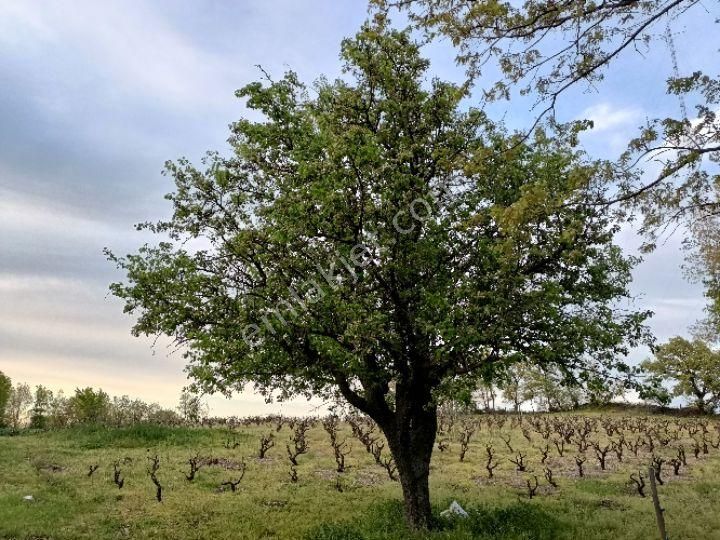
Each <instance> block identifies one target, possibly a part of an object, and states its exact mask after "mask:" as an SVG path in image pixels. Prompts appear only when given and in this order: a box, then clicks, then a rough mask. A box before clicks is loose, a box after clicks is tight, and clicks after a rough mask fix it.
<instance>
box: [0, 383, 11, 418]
mask: <svg viewBox="0 0 720 540" xmlns="http://www.w3.org/2000/svg"><path fill="white" fill-rule="evenodd" d="M11 392H12V381H11V380H10V377H8V376H7V375H5V374H4V373H3V372H2V371H0V428H1V427H5V425H6V424H5V413H6V411H7V404H8V401H9V400H10V393H11Z"/></svg>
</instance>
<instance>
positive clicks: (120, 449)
mask: <svg viewBox="0 0 720 540" xmlns="http://www.w3.org/2000/svg"><path fill="white" fill-rule="evenodd" d="M650 474H652V475H653V476H654V479H655V481H656V484H657V486H658V491H659V497H660V500H661V503H662V505H663V506H664V508H665V520H666V522H667V528H668V533H669V535H670V537H671V538H683V539H692V538H697V539H707V538H718V537H720V515H718V514H717V512H716V511H715V510H716V506H717V501H718V498H719V497H720V422H718V421H717V420H715V419H712V418H690V417H671V416H660V415H650V416H641V415H635V414H628V413H603V414H599V413H587V414H558V415H523V416H517V415H473V416H443V417H442V418H441V423H440V433H439V436H438V439H437V444H436V448H435V451H434V453H433V459H432V469H431V492H432V495H433V502H434V505H435V507H436V516H437V519H438V526H437V528H435V529H434V531H433V532H432V533H429V535H430V536H431V537H433V538H435V537H437V538H508V539H509V538H527V539H532V538H538V539H541V538H542V539H545V538H547V539H550V538H579V537H582V538H586V539H600V538H613V539H618V538H627V539H644V538H657V537H659V536H658V532H657V525H656V521H655V514H654V512H653V504H652V501H651V498H650V478H649V476H650ZM396 479H397V475H396V471H395V468H394V464H393V461H392V459H391V457H390V454H389V452H388V451H387V449H386V444H385V441H384V440H383V438H382V436H381V435H380V433H379V430H378V429H377V427H376V426H375V425H374V424H373V423H372V422H371V421H369V420H367V419H366V418H365V417H359V416H347V417H342V418H340V417H326V418H305V419H299V418H282V417H264V418H249V419H243V420H228V421H225V422H222V423H221V422H215V423H213V425H206V426H202V427H163V426H150V425H138V426H132V427H126V428H101V427H97V428H89V427H84V428H69V429H65V430H57V431H51V432H38V433H26V434H22V435H18V436H15V437H2V438H0V538H18V539H20V538H53V539H65V538H67V539H77V538H113V539H116V538H213V539H216V538H327V539H331V538H332V539H359V538H368V539H370V538H407V537H408V536H409V533H408V532H407V531H406V530H405V529H404V528H403V527H404V525H403V520H402V509H401V504H400V500H401V496H400V487H399V484H398V482H397V480H396ZM453 500H456V501H458V502H459V503H460V505H461V506H462V507H463V508H464V509H466V510H467V511H468V513H469V517H453V516H447V515H445V516H444V517H442V516H440V512H441V511H442V510H443V509H445V508H447V507H448V506H449V505H450V503H451V502H452V501H453Z"/></svg>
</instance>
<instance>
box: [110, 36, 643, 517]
mask: <svg viewBox="0 0 720 540" xmlns="http://www.w3.org/2000/svg"><path fill="white" fill-rule="evenodd" d="M341 58H342V61H343V63H344V70H345V77H344V78H343V79H339V80H335V81H328V80H324V79H321V80H319V81H317V82H316V84H315V85H314V86H313V87H311V88H308V87H306V86H305V85H304V84H302V83H301V82H300V81H299V80H298V77H297V76H296V75H295V74H294V73H292V72H290V73H287V74H285V76H284V77H283V78H282V79H279V80H277V81H274V80H271V79H270V78H269V77H267V79H266V80H265V81H261V82H255V83H251V84H249V85H247V86H246V87H244V88H243V89H242V90H240V91H239V92H238V96H239V97H241V98H244V99H246V103H247V106H248V107H249V108H250V109H252V110H255V111H258V112H259V113H261V114H262V116H263V117H264V118H263V120H260V121H251V120H248V119H241V120H239V121H237V122H235V123H234V124H233V125H232V132H231V136H230V143H231V144H232V147H233V150H234V153H233V155H232V156H229V157H222V156H220V155H219V154H217V153H211V154H209V155H208V156H207V158H206V161H205V168H204V169H200V168H197V167H194V166H193V165H191V164H190V163H189V162H188V161H187V160H180V161H178V162H172V163H168V164H167V171H168V174H170V175H171V176H172V177H173V179H174V181H175V184H176V188H175V191H174V192H173V193H171V194H169V195H168V196H167V197H168V199H169V200H170V202H171V203H172V205H173V209H174V213H173V216H172V218H171V219H169V220H167V221H163V222H159V223H149V224H145V225H144V227H146V228H149V229H150V230H152V231H155V232H157V233H158V234H160V235H162V236H163V241H160V242H159V243H158V244H157V245H155V246H149V245H146V246H144V247H142V248H141V249H140V250H139V251H138V252H137V253H135V254H131V255H128V256H126V257H118V256H115V255H113V254H112V253H110V252H109V257H110V258H111V260H113V261H114V262H115V263H116V264H117V265H118V266H119V267H120V268H121V269H122V270H124V272H125V273H126V275H127V277H126V280H125V281H124V282H121V283H115V284H113V285H112V286H111V289H112V292H113V293H114V294H115V295H117V296H119V297H120V298H122V299H124V301H125V310H126V311H127V312H129V313H133V314H135V315H136V316H137V322H136V324H135V326H134V332H135V333H136V334H151V335H155V334H166V335H168V336H171V337H173V338H174V339H175V340H176V341H177V343H178V344H181V345H182V346H183V347H184V350H185V351H186V352H185V354H186V357H187V360H188V362H189V371H190V374H191V375H192V377H194V379H195V381H196V382H197V385H198V386H200V387H202V388H203V389H204V390H208V391H226V392H230V391H232V390H241V389H242V388H243V387H244V385H245V384H246V383H248V382H252V383H254V384H255V385H256V387H257V388H258V389H260V390H261V391H264V392H266V393H273V392H280V395H281V396H290V395H297V394H307V395H309V394H320V395H330V394H332V395H335V394H340V395H342V397H344V398H345V400H347V402H349V403H350V404H351V405H353V406H355V407H357V408H358V409H360V410H361V411H363V412H365V413H367V414H368V415H370V416H371V417H372V418H373V419H374V420H375V421H376V422H377V423H378V424H379V426H380V427H381V429H382V430H383V432H384V434H385V435H386V437H387V439H388V446H389V448H390V450H391V452H392V454H393V457H394V459H395V461H396V464H397V466H398V473H399V475H400V480H401V483H402V486H403V493H404V497H405V508H406V515H407V517H408V520H409V521H410V523H411V525H413V526H415V527H425V526H427V525H428V521H429V518H430V503H429V493H428V483H427V479H428V474H429V460H430V455H431V452H432V448H433V444H434V440H435V434H436V429H437V399H436V398H437V397H438V394H439V393H441V392H442V391H443V389H444V388H446V387H450V386H452V383H453V382H454V381H457V380H462V379H468V378H479V377H483V378H486V379H492V378H493V377H494V374H495V373H497V372H500V371H502V370H503V369H504V368H505V367H506V366H508V365H511V364H512V363H513V362H515V361H518V360H520V359H524V360H528V359H529V360H530V361H532V362H535V363H538V364H543V365H555V366H559V367H560V368H561V369H564V370H567V371H570V370H580V371H581V372H583V373H585V372H587V373H598V372H607V371H609V370H619V371H621V372H625V373H627V372H629V371H630V368H628V366H627V365H625V364H624V363H623V361H622V359H621V358H622V355H623V353H625V352H626V350H627V346H628V345H632V344H634V343H637V341H638V340H640V339H643V338H644V337H645V330H644V326H643V321H644V320H645V318H646V317H647V315H648V314H647V313H639V312H634V311H632V310H629V309H628V308H627V306H626V305H624V304H623V300H624V299H627V298H628V296H629V293H628V290H627V286H628V283H629V281H630V270H631V268H632V265H633V263H634V262H635V261H634V259H632V258H626V257H624V256H623V255H622V253H621V250H620V249H619V248H618V247H617V246H615V245H614V244H613V243H612V239H613V235H614V233H615V232H616V230H617V227H616V226H615V225H614V224H613V222H612V219H611V216H610V215H609V214H608V212H607V210H606V208H604V207H599V206H596V205H592V204H587V203H586V201H587V197H588V194H589V193H596V194H597V192H599V191H602V190H603V189H604V188H605V186H606V185H607V181H608V178H607V177H606V173H607V168H606V167H605V166H604V165H603V164H601V163H594V162H589V161H587V160H586V159H585V158H584V156H583V155H582V154H581V153H579V152H576V151H574V150H573V149H572V148H571V143H572V141H571V140H570V139H569V138H562V137H559V138H556V137H550V136H545V135H544V134H543V133H539V132H538V133H537V134H536V136H535V137H534V138H533V140H532V141H523V140H522V138H521V137H519V136H514V135H509V134H507V133H505V132H504V130H503V129H502V128H501V127H500V126H498V125H495V124H493V123H492V122H491V121H490V120H489V119H488V118H487V117H486V116H485V115H484V114H483V113H482V112H480V111H478V110H476V109H472V108H470V109H466V108H465V107H463V106H462V104H461V102H462V100H463V98H465V97H466V95H467V93H466V89H465V88H463V87H459V86H456V85H453V84H450V83H447V82H443V81H439V80H436V79H429V77H428V69H429V63H428V61H427V60H426V59H424V58H423V57H422V56H421V54H420V50H419V48H418V46H417V45H416V44H415V43H414V42H413V41H412V39H411V37H410V35H409V33H408V32H399V31H392V30H388V29H387V28H385V27H383V26H371V25H366V26H365V27H363V29H362V30H361V31H360V32H359V33H358V35H357V36H356V37H355V38H354V39H348V40H345V41H344V42H343V44H342V52H341Z"/></svg>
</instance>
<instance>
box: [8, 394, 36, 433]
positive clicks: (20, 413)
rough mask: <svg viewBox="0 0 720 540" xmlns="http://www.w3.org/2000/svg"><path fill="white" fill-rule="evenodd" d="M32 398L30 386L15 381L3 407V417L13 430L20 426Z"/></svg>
mask: <svg viewBox="0 0 720 540" xmlns="http://www.w3.org/2000/svg"><path fill="white" fill-rule="evenodd" d="M32 402H33V398H32V392H31V391H30V387H29V386H28V385H27V384H24V383H22V384H21V383H17V384H16V385H15V386H13V387H12V389H11V391H10V398H9V399H8V402H7V407H6V409H5V419H6V423H7V425H9V426H10V427H11V428H12V429H13V430H14V431H17V430H18V429H20V427H22V425H23V422H24V420H25V416H26V414H27V412H28V409H29V408H30V405H32Z"/></svg>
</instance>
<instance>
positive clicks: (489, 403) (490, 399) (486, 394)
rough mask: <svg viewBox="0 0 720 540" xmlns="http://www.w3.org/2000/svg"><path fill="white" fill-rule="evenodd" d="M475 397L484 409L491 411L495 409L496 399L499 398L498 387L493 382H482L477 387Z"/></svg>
mask: <svg viewBox="0 0 720 540" xmlns="http://www.w3.org/2000/svg"><path fill="white" fill-rule="evenodd" d="M473 398H474V400H475V402H476V403H479V404H480V405H481V406H482V408H483V410H484V411H487V412H490V411H494V410H495V399H496V398H497V388H496V387H495V386H494V385H493V384H492V383H485V382H482V383H480V384H479V385H478V387H477V388H476V389H475V392H474V394H473Z"/></svg>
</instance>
